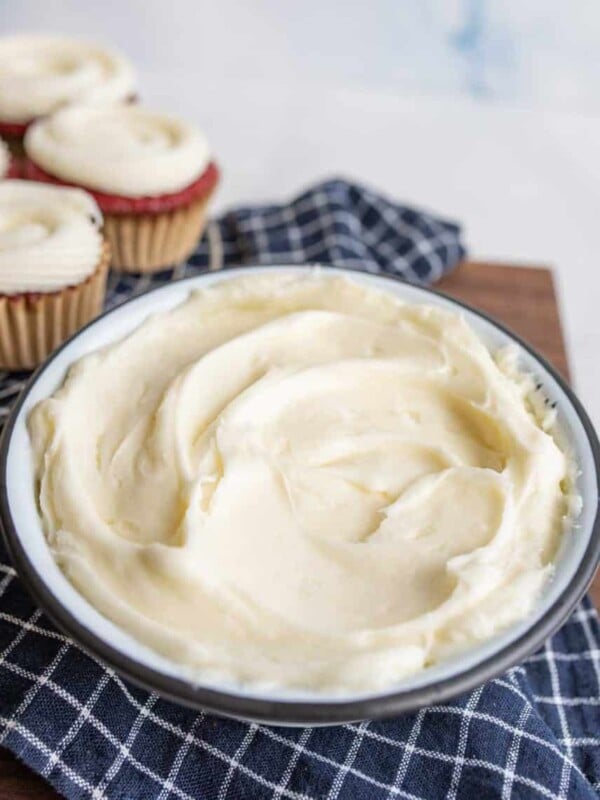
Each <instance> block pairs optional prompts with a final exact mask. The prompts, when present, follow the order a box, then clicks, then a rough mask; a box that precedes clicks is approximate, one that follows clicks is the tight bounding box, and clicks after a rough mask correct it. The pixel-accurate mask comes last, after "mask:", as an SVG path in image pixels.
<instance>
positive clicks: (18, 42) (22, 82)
mask: <svg viewBox="0 0 600 800" xmlns="http://www.w3.org/2000/svg"><path fill="white" fill-rule="evenodd" d="M134 95H135V77H134V71H133V68H132V67H131V65H130V64H129V62H128V61H127V60H126V59H124V58H123V57H122V56H121V55H119V54H118V53H115V52H113V51H111V50H107V49H105V48H102V47H98V46H97V45H94V44H91V43H89V42H84V41H78V40H74V39H69V38H67V37H64V36H50V35H39V34H33V35H32V34H26V35H17V36H6V37H2V38H0V136H2V137H3V138H4V139H5V140H6V141H7V142H8V145H9V147H10V149H11V151H12V153H13V155H14V156H15V157H17V158H20V157H21V156H22V155H23V138H24V136H25V132H26V130H27V128H28V126H29V125H30V124H31V122H33V120H35V119H38V118H39V117H42V116H44V115H46V114H50V113H52V112H53V111H55V110H57V109H58V108H61V107H63V106H65V105H69V104H71V103H80V102H86V103H93V104H104V103H109V104H114V103H122V102H125V101H127V100H129V99H131V97H132V96H134Z"/></svg>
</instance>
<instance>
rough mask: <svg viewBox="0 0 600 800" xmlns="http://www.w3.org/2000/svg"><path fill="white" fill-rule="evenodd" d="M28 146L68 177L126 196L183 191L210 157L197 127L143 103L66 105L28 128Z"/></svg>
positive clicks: (45, 163) (41, 160) (34, 155)
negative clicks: (116, 105)
mask: <svg viewBox="0 0 600 800" xmlns="http://www.w3.org/2000/svg"><path fill="white" fill-rule="evenodd" d="M25 149H26V151H27V154H28V156H30V158H31V159H32V160H33V161H34V162H35V163H36V164H38V165H39V166H40V167H42V169H44V170H46V171H47V172H49V173H50V174H52V175H54V176H56V177H57V178H60V179H61V180H64V181H65V182H68V183H75V184H78V185H81V186H84V187H86V188H89V189H95V190H98V191H101V192H108V193H112V194H117V195H123V196H125V197H142V196H146V195H149V196H152V195H160V194H168V193H171V192H177V191H180V190H181V189H184V188H185V187H186V186H189V185H190V184H191V183H193V182H194V181H195V180H196V179H197V178H199V177H200V175H201V174H202V173H203V172H204V170H205V169H206V167H207V166H208V164H209V161H210V151H209V147H208V143H207V141H206V139H205V138H204V135H203V134H202V133H201V132H200V131H199V130H198V129H197V128H195V127H193V126H191V125H188V124H187V123H186V122H183V121H182V120H180V119H179V118H176V117H172V116H169V115H167V114H159V113H156V112H153V111H149V110H148V109H146V108H143V107H141V106H138V105H132V106H119V107H111V108H109V107H101V108H99V107H91V106H87V105H86V106H78V107H71V108H66V109H63V110H62V111H59V112H57V113H56V114H53V115H52V116H50V117H47V118H45V119H41V120H39V121H38V122H36V123H34V124H33V125H32V126H31V127H30V128H29V130H28V131H27V134H26V136H25Z"/></svg>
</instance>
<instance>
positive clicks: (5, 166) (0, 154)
mask: <svg viewBox="0 0 600 800" xmlns="http://www.w3.org/2000/svg"><path fill="white" fill-rule="evenodd" d="M9 168H10V150H9V149H8V145H7V144H6V142H5V141H4V140H3V139H0V180H2V178H6V176H7V174H8V170H9Z"/></svg>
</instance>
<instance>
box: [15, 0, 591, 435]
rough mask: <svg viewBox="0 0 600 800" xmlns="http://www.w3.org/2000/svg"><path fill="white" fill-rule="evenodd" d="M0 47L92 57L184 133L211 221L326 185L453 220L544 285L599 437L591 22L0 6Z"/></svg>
mask: <svg viewBox="0 0 600 800" xmlns="http://www.w3.org/2000/svg"><path fill="white" fill-rule="evenodd" d="M2 29H3V32H4V31H10V30H54V31H62V32H68V33H72V34H78V35H84V36H87V37H92V38H96V39H98V40H100V41H105V42H112V43H114V44H115V45H117V46H119V47H120V48H121V49H122V50H124V51H125V52H127V53H128V54H129V55H130V57H131V58H132V59H133V60H135V61H136V63H137V64H138V65H139V69H140V78H141V81H140V83H141V95H142V98H143V100H144V102H146V103H147V104H150V105H155V106H157V107H163V108H167V109H171V110H173V111H178V112H181V113H184V114H186V115H187V116H189V117H190V118H192V119H194V120H196V121H197V122H198V123H200V124H201V125H202V126H203V127H204V128H205V129H206V131H207V133H208V134H209V136H210V138H211V140H212V142H213V143H214V147H215V151H216V153H217V155H218V158H219V161H220V162H221V163H222V165H223V167H224V180H223V185H222V187H221V190H220V192H219V195H218V198H217V208H218V209H224V208H226V207H228V206H231V205H233V204H237V203H240V202H241V203H252V202H258V201H262V200H275V199H281V198H285V197H287V196H289V195H291V194H294V193H295V192H296V191H298V190H299V189H301V188H302V187H303V186H305V185H306V184H308V183H310V182H311V181H313V180H317V179H320V178H323V177H326V176H331V175H334V174H338V175H339V174H341V175H347V176H349V177H352V178H354V179H358V180H361V181H363V182H366V183H369V184H371V185H373V186H374V187H378V188H380V189H382V190H385V191H387V192H389V193H392V194H394V195H395V196H397V197H400V198H402V199H404V200H406V201H409V202H412V203H414V204H418V205H421V206H425V207H428V208H431V209H434V210H436V211H438V212H440V213H442V214H446V215H448V216H450V217H453V218H455V219H457V220H459V221H460V222H461V223H462V224H463V225H464V227H465V232H466V238H467V241H468V244H469V247H470V254H471V256H472V257H475V258H488V259H502V260H504V261H506V260H512V261H515V262H521V263H523V262H525V263H527V262H532V263H537V264H540V263H545V264H548V265H550V266H552V267H553V269H554V270H555V274H556V278H557V282H558V284H559V296H560V300H561V306H562V313H563V318H564V323H565V329H566V336H567V345H568V349H569V355H570V360H571V363H572V366H573V372H574V381H575V385H576V388H577V389H578V391H579V393H580V395H581V397H582V399H583V400H584V402H585V403H586V405H587V406H588V408H589V410H590V413H591V415H592V417H593V418H594V420H595V422H596V424H597V425H600V365H599V364H598V353H599V352H600V266H599V264H598V261H599V258H598V251H599V246H598V241H597V240H598V236H599V234H598V229H599V223H598V220H599V219H600V93H598V85H600V59H598V57H597V53H598V48H599V46H600V6H598V5H597V4H595V3H592V2H589V1H587V0H572V2H570V3H568V4H566V3H564V2H562V0H529V2H528V3H522V2H520V0H422V1H421V2H419V3H414V2H412V1H411V0H372V2H370V3H364V2H357V1H356V0H346V2H344V3H340V2H337V1H336V0H304V2H303V3H293V2H291V0H279V1H278V0H253V2H247V1H246V0H220V2H219V3H211V2H208V1H207V0H205V2H197V1H196V0H171V2H169V3H165V2H164V0H120V2H119V3H116V2H106V3H103V4H96V3H81V2H79V0H63V1H62V2H61V3H60V4H55V3H47V2H45V0H19V3H7V4H5V6H4V7H3V25H2Z"/></svg>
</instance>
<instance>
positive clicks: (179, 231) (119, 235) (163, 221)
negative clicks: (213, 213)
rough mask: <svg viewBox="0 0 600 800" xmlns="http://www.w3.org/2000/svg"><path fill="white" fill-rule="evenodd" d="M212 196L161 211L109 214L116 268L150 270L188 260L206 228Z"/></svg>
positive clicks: (108, 231) (107, 221) (106, 229)
mask: <svg viewBox="0 0 600 800" xmlns="http://www.w3.org/2000/svg"><path fill="white" fill-rule="evenodd" d="M211 194H212V193H211ZM210 197H211V195H210V194H209V195H206V196H205V197H201V198H200V199H199V200H195V201H194V202H192V203H189V204H187V205H185V206H181V208H177V209H175V210H174V211H163V212H159V213H157V214H105V216H104V235H105V236H106V238H107V239H108V242H109V244H110V249H111V253H112V258H111V266H112V268H113V269H116V270H120V271H121V272H143V273H149V272H158V271H159V270H161V269H167V268H168V267H173V266H176V265H177V264H180V263H181V262H182V261H185V260H186V258H187V257H188V256H189V255H190V254H191V253H193V251H194V250H195V249H196V246H197V244H198V240H199V239H200V236H201V235H202V233H203V231H204V228H205V225H206V221H207V210H208V205H209V202H210Z"/></svg>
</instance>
